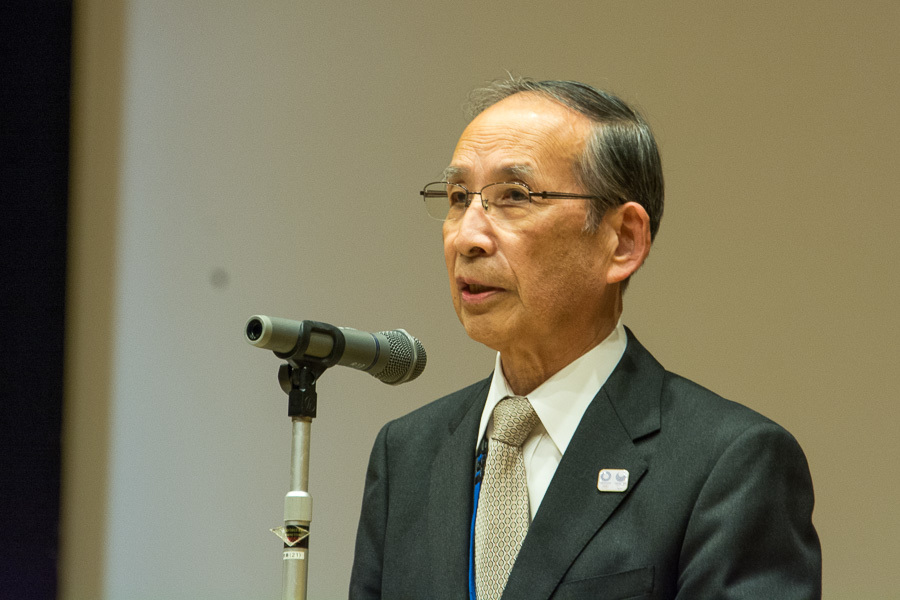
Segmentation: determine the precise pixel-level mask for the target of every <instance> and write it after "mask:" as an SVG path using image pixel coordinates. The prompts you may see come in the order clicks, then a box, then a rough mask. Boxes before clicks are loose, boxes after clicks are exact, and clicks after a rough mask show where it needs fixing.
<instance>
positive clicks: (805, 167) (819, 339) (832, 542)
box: [60, 0, 900, 600]
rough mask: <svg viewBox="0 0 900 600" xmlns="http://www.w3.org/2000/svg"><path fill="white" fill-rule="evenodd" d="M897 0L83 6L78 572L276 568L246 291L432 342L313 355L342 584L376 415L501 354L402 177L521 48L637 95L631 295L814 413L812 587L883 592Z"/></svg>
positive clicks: (237, 582)
mask: <svg viewBox="0 0 900 600" xmlns="http://www.w3.org/2000/svg"><path fill="white" fill-rule="evenodd" d="M898 7H900V4H897V3H896V2H893V1H891V2H866V3H856V4H850V3H838V2H812V1H801V2H794V3H790V4H784V3H774V2H772V3H758V4H753V3H749V4H748V3H746V2H691V3H678V2H630V3H621V2H616V3H613V2H597V1H596V0H590V1H587V0H573V1H570V2H567V3H562V4H560V3H555V2H554V3H549V2H548V3H533V4H532V5H531V8H526V7H525V5H524V4H522V3H511V2H494V3H482V2H469V1H463V2H456V3H447V2H440V3H439V2H434V1H433V0H424V1H423V0H417V1H411V0H410V1H407V0H394V1H393V2H390V3H388V2H368V3H362V2H348V1H343V2H341V1H334V0H329V1H327V2H326V1H322V0H310V1H307V2H289V1H287V0H284V1H280V2H276V1H269V2H256V3H245V2H218V1H212V0H207V1H203V2H201V1H194V2H177V1H174V0H155V1H153V2H150V1H139V0H134V1H132V2H127V3H124V4H119V5H116V4H115V3H111V2H96V1H94V2H92V1H89V0H84V1H82V2H77V3H76V26H75V29H76V31H75V45H74V48H75V73H74V75H75V77H74V85H75V88H74V96H73V98H74V105H73V173H72V183H73V185H72V190H73V200H72V227H71V245H70V249H71V285H70V290H69V315H68V317H69V345H68V359H67V371H66V377H67V379H66V381H67V388H66V397H67V403H66V409H65V410H66V431H65V440H64V444H65V473H64V499H63V500H64V517H63V555H62V570H61V573H62V592H61V596H60V597H61V598H66V599H69V598H72V599H80V598H101V597H102V598H109V599H118V598H123V599H124V598H128V599H129V600H130V599H135V598H212V597H215V598H264V597H268V598H273V597H277V596H278V594H279V593H280V592H279V590H280V586H281V583H280V581H281V580H280V569H281V564H280V560H279V557H280V550H279V541H278V540H277V539H276V538H275V537H274V536H273V535H272V534H271V533H269V532H268V531H267V529H268V528H270V527H274V526H277V525H279V523H280V521H281V518H282V517H281V510H282V498H283V495H284V493H285V492H286V491H287V487H288V450H289V444H290V427H289V420H288V419H287V417H286V416H285V415H286V398H285V396H284V395H283V394H282V392H281V391H280V389H279V388H278V386H277V383H276V380H275V372H276V369H277V366H278V361H277V359H275V358H274V357H273V356H271V355H270V354H268V353H266V352H261V351H259V350H256V349H253V348H251V347H249V346H247V345H246V344H245V343H244V342H243V341H242V340H241V329H242V326H243V323H244V321H245V320H246V319H247V317H249V316H250V315H251V314H255V313H267V314H273V315H279V316H286V317H291V318H297V319H304V318H310V319H318V320H323V321H328V322H332V323H336V324H340V325H347V326H353V327H358V328H361V329H369V330H378V329H388V328H394V327H405V328H407V329H408V330H410V331H411V332H412V333H413V334H414V335H416V336H418V337H419V338H420V339H422V341H423V342H424V344H425V345H426V347H427V349H428V353H429V366H428V369H427V370H426V372H425V374H424V375H423V376H422V377H421V378H420V379H419V380H417V381H416V382H413V383H411V384H408V385H406V386H403V387H401V388H391V387H388V386H383V385H381V384H379V383H378V382H376V381H375V380H373V379H371V378H369V377H367V376H366V375H363V374H360V373H356V372H353V371H350V370H349V369H335V370H333V371H332V372H329V373H327V374H326V375H325V376H324V377H323V379H322V381H321V383H320V384H319V393H320V405H319V417H318V418H317V419H316V421H315V422H314V425H313V448H312V451H313V458H312V460H313V466H312V472H311V491H312V493H313V496H314V498H315V500H316V508H315V513H314V522H313V527H314V530H313V531H314V534H313V538H312V539H313V542H312V544H313V546H312V547H313V551H312V559H311V567H310V568H311V575H310V597H312V598H338V597H341V596H343V595H345V590H346V585H347V581H348V578H349V566H350V561H351V554H352V543H353V536H354V532H355V524H356V519H357V514H358V510H359V504H360V497H361V490H362V483H363V477H364V471H365V463H366V459H367V456H368V451H369V448H370V446H371V443H372V441H373V438H374V436H375V433H376V432H377V430H378V429H379V427H380V426H381V425H382V424H383V423H384V422H385V421H386V420H388V419H390V418H392V417H395V416H398V415H400V414H402V413H404V412H407V411H409V410H411V409H412V408H414V407H416V406H419V405H421V404H422V403H424V402H425V401H427V400H429V399H432V398H434V397H436V396H438V395H440V394H442V393H445V392H447V391H449V390H451V389H454V388H456V387H459V386H460V385H462V384H463V383H467V382H470V381H473V380H475V379H477V378H480V377H482V376H484V375H486V374H487V372H488V371H489V370H490V368H491V353H490V352H488V351H487V350H485V349H483V348H481V347H479V346H477V345H476V344H474V343H473V342H470V341H469V340H468V339H467V338H466V337H465V334H464V333H463V332H462V330H461V328H460V327H459V325H458V323H457V322H456V319H455V317H454V315H453V313H452V310H451V307H450V303H449V301H448V299H447V294H446V290H445V288H446V283H445V275H444V274H443V271H442V269H443V267H442V260H441V250H440V243H439V229H438V227H437V226H436V225H435V224H434V223H433V222H431V221H429V219H428V218H427V217H426V216H425V215H424V213H423V211H421V210H420V207H419V205H418V202H417V198H418V196H417V195H416V191H417V190H418V189H419V187H420V186H421V185H422V183H423V182H426V181H429V180H431V179H433V178H434V177H435V176H436V175H438V174H439V173H440V170H441V169H442V168H443V167H444V166H445V163H446V161H447V160H448V158H449V156H450V152H451V150H452V147H453V143H454V141H455V138H456V137H457V135H458V134H459V132H460V130H461V128H462V126H463V124H464V121H463V117H462V114H461V111H460V105H461V104H462V102H463V101H464V98H465V93H466V91H467V90H468V89H470V88H472V87H474V86H477V85H479V84H481V83H483V82H485V81H487V80H489V79H493V78H495V77H499V76H502V75H503V74H504V72H505V71H506V70H509V71H511V72H514V73H517V74H523V75H530V76H533V77H538V78H571V79H579V80H583V81H586V82H589V83H592V84H595V85H598V86H601V87H607V88H609V89H611V90H613V91H615V92H617V93H619V94H620V95H622V96H623V97H625V98H626V99H628V100H631V101H633V102H635V103H637V104H638V105H639V106H640V107H642V108H643V110H644V112H645V113H646V115H647V116H648V118H649V120H650V121H651V123H652V124H653V126H654V127H655V130H656V132H657V135H658V137H659V139H660V143H661V146H662V152H663V162H664V168H665V175H666V178H667V208H666V215H665V218H664V219H663V224H662V229H661V232H660V235H659V238H658V242H657V244H656V246H655V248H654V250H653V252H652V253H651V257H650V260H649V262H648V264H647V265H646V267H645V268H644V269H643V270H642V272H641V273H640V274H639V275H638V276H637V277H636V278H635V280H634V282H633V284H632V287H631V289H630V290H629V292H628V294H627V296H626V315H625V321H626V323H627V324H628V325H630V326H631V327H632V329H634V330H635V332H636V333H637V335H638V336H639V337H640V338H641V340H642V341H643V342H644V343H645V345H647V346H648V347H649V348H651V350H653V351H654V353H655V354H656V355H657V357H658V358H659V359H660V360H661V361H662V362H663V364H665V365H666V366H667V367H668V368H669V369H671V370H674V371H677V372H680V373H681V374H683V375H686V376H688V377H691V378H692V379H695V380H697V381H698V382H700V383H702V384H704V385H706V386H707V387H710V388H712V389H714V390H716V391H718V392H720V393H722V394H723V395H726V396H728V397H730V398H732V399H734V400H737V401H740V402H742V403H744V404H747V405H749V406H751V407H753V408H755V409H757V410H759V411H761V412H763V413H764V414H767V415H769V416H770V417H772V418H774V419H775V420H777V421H779V422H781V423H782V424H784V425H785V426H786V427H787V428H788V429H790V430H791V431H792V432H793V433H794V434H795V435H796V436H797V438H798V439H799V440H800V442H801V444H802V445H803V447H804V448H805V450H806V452H807V456H808V458H809V462H810V467H811V469H812V474H813V479H814V482H815V485H816V492H817V506H816V512H815V522H816V525H817V527H818V530H819V533H820V536H821V538H822V543H823V553H824V567H825V582H824V583H825V597H826V598H829V599H836V600H837V599H843V598H892V597H895V595H896V590H897V589H900V576H898V574H897V569H896V565H897V564H898V563H900V542H898V541H897V540H898V538H900V511H898V510H897V509H896V505H897V500H896V498H897V495H898V492H900V486H898V483H897V482H898V480H900V469H898V466H897V460H896V457H897V456H898V454H900V441H898V436H897V434H896V432H895V430H896V426H897V424H898V422H900V408H898V403H897V401H896V396H897V389H898V383H900V377H898V369H897V366H896V365H897V363H898V361H900V349H898V342H897V339H898V334H900V327H898V324H900V320H898V318H897V316H896V310H897V306H898V299H900V298H898V296H900V293H898V292H900V285H898V277H897V270H898V268H897V265H898V262H900V261H898V259H900V244H898V242H897V240H896V235H895V234H894V230H895V229H896V223H898V221H900V207H898V202H897V199H896V190H898V189H900V175H898V173H900V170H898V168H897V164H898V159H900V152H898V149H897V148H898V146H897V139H898V137H900V126H898V125H900V117H898V110H897V106H898V105H900V90H898V81H900V77H898V75H900V72H898V70H900V69H898V65H900V55H898V54H900V52H898V49H897V48H898V46H897V42H896V37H897V31H898V26H900V8H898Z"/></svg>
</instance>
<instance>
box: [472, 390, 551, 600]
mask: <svg viewBox="0 0 900 600" xmlns="http://www.w3.org/2000/svg"><path fill="white" fill-rule="evenodd" d="M537 423H538V416H537V414H536V413H535V412H534V408H532V406H531V403H530V402H529V401H528V398H523V397H521V396H507V397H506V398H504V399H503V400H501V401H500V402H499V403H498V404H497V406H496V407H495V408H494V432H493V433H492V434H491V439H490V440H489V441H488V454H487V460H486V462H485V465H484V478H483V479H482V482H481V493H480V495H479V498H478V513H477V515H476V518H475V591H476V594H477V597H478V600H498V599H499V598H500V596H501V595H502V594H503V589H504V588H505V587H506V580H507V579H509V573H510V571H512V566H513V563H515V562H516V556H517V555H518V554H519V549H520V548H521V547H522V540H523V539H525V534H526V533H527V532H528V525H529V523H530V522H531V512H530V511H529V509H528V486H527V485H526V483H525V459H524V458H523V456H522V444H523V443H524V442H525V438H527V437H528V434H529V433H531V430H532V429H534V426H535V425H536V424H537Z"/></svg>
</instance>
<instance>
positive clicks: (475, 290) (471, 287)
mask: <svg viewBox="0 0 900 600" xmlns="http://www.w3.org/2000/svg"><path fill="white" fill-rule="evenodd" d="M499 289H500V288H495V287H491V286H489V285H481V284H480V283H467V284H465V285H464V286H463V290H465V291H467V292H469V293H470V294H480V293H482V292H490V291H493V290H499Z"/></svg>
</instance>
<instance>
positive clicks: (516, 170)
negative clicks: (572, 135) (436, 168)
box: [443, 163, 535, 181]
mask: <svg viewBox="0 0 900 600" xmlns="http://www.w3.org/2000/svg"><path fill="white" fill-rule="evenodd" d="M470 173H471V169H469V168H468V167H464V166H457V165H450V166H449V167H447V168H446V169H444V173H443V176H444V180H445V181H454V180H462V179H465V178H466V177H467V176H468V175H469V174H470ZM491 174H493V175H497V176H501V177H502V176H505V177H508V178H509V179H520V178H528V177H532V176H534V174H535V168H534V167H533V166H531V165H530V164H524V163H516V164H509V165H501V166H499V167H497V168H495V169H492V170H491Z"/></svg>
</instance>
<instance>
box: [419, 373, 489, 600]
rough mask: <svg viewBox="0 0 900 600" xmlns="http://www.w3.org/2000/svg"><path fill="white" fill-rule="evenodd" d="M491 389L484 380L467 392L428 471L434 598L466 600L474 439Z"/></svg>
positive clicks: (450, 420) (450, 421) (428, 531)
mask: <svg viewBox="0 0 900 600" xmlns="http://www.w3.org/2000/svg"><path fill="white" fill-rule="evenodd" d="M489 384H490V379H487V380H486V381H483V382H481V383H480V384H476V385H475V386H473V387H472V388H468V390H465V391H466V392H468V393H467V394H466V396H467V397H466V398H465V399H463V400H462V401H461V402H459V406H460V410H459V411H458V412H456V413H455V414H454V415H453V416H451V417H450V418H449V419H448V421H447V425H448V436H447V438H446V439H445V440H444V442H443V444H442V445H441V448H440V450H439V451H438V452H437V454H436V455H435V459H434V462H433V464H432V466H431V474H430V485H429V492H428V494H429V497H428V508H427V511H428V514H427V532H426V535H427V536H428V539H429V543H430V549H431V565H432V567H433V569H432V572H431V573H430V574H429V576H430V577H432V581H433V587H432V592H433V594H432V595H431V597H432V598H435V599H441V598H462V597H468V593H469V592H468V580H469V527H470V522H471V518H472V493H473V478H474V474H475V436H476V435H478V424H479V421H480V420H481V412H482V410H483V409H484V401H485V399H486V398H487V392H488V387H489Z"/></svg>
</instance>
